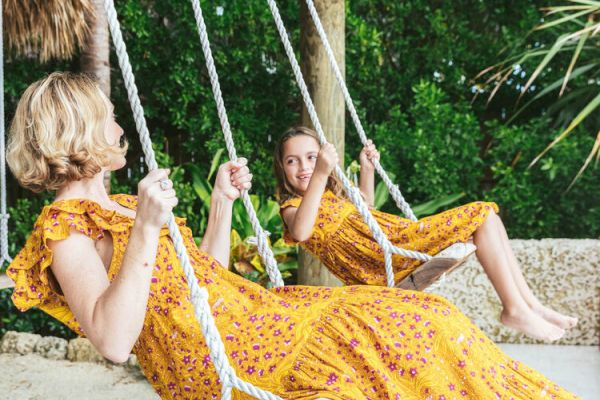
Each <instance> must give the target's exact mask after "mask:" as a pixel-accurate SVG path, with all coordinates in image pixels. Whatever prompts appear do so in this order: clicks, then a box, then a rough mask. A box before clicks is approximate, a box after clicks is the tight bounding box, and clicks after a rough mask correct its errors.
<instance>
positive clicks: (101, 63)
mask: <svg viewBox="0 0 600 400" xmlns="http://www.w3.org/2000/svg"><path fill="white" fill-rule="evenodd" d="M93 3H94V9H95V19H94V21H92V23H91V34H90V36H89V37H88V40H87V42H86V43H85V45H84V46H83V48H82V50H81V60H80V61H81V71H82V72H86V73H88V74H91V75H93V76H95V77H96V79H98V83H99V84H100V89H101V90H102V91H103V92H104V94H105V95H106V97H108V98H110V58H109V57H110V45H109V36H108V22H107V21H106V15H105V13H104V2H103V0H93ZM104 186H105V187H106V190H107V192H109V193H110V172H107V173H106V175H104Z"/></svg>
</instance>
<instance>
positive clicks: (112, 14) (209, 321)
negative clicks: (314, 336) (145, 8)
mask: <svg viewBox="0 0 600 400" xmlns="http://www.w3.org/2000/svg"><path fill="white" fill-rule="evenodd" d="M104 8H105V12H106V15H107V20H108V25H109V29H110V32H111V36H112V38H113V43H114V46H115V50H116V53H117V57H118V60H119V66H120V67H121V72H122V73H123V79H124V81H125V87H126V88H127V95H128V97H129V102H130V104H131V108H132V110H133V114H134V119H135V124H136V128H137V130H138V133H139V135H140V141H141V142H142V149H143V151H144V155H145V157H146V163H147V165H148V168H149V169H150V170H153V169H156V168H157V166H158V165H157V163H156V159H155V157H154V151H153V150H152V142H151V140H150V134H149V133H148V128H147V126H146V120H145V118H144V110H143V108H142V106H141V102H140V99H139V96H138V94H137V87H136V85H135V79H134V76H133V73H132V69H131V64H130V62H129V56H128V55H127V49H126V47H125V43H124V41H123V37H122V35H121V28H120V24H119V21H118V19H117V13H116V10H115V6H114V3H113V1H112V0H104ZM167 225H168V227H169V233H170V237H171V239H172V241H173V245H174V247H175V250H176V252H177V257H178V258H179V260H180V262H181V266H182V268H183V272H184V274H185V277H186V279H187V282H188V286H189V288H190V296H191V299H190V300H191V302H192V304H193V306H194V314H195V315H196V318H197V319H198V321H199V323H200V327H201V329H202V333H203V334H204V338H205V340H206V344H207V346H208V349H209V352H210V357H211V360H212V362H213V364H214V365H215V369H216V371H217V374H218V376H219V379H220V382H221V384H222V392H221V394H222V397H223V398H224V399H226V400H229V399H231V390H232V388H236V389H239V390H241V391H243V392H245V393H247V394H249V395H251V396H254V397H256V398H259V399H269V400H270V399H273V400H275V399H280V398H279V397H277V396H275V395H273V394H271V393H269V392H266V391H264V390H261V389H259V388H257V387H255V386H254V385H252V384H251V383H248V382H244V381H242V380H241V379H239V378H238V377H237V375H236V373H235V370H234V369H233V367H232V366H231V364H230V363H229V360H228V358H227V355H226V353H225V346H224V345H223V341H222V340H221V336H220V335H219V332H218V330H217V327H216V325H215V321H214V318H213V316H212V313H211V311H210V304H209V303H208V291H207V290H206V289H205V288H201V287H200V286H199V284H198V280H197V279H196V276H195V274H194V270H193V268H192V266H191V264H190V260H189V258H188V254H187V251H186V248H185V245H184V242H183V238H182V237H181V233H180V232H179V229H178V227H177V224H176V222H175V217H174V216H173V214H171V217H170V218H169V221H168V223H167Z"/></svg>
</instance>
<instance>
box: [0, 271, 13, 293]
mask: <svg viewBox="0 0 600 400" xmlns="http://www.w3.org/2000/svg"><path fill="white" fill-rule="evenodd" d="M12 287H15V283H14V282H13V281H12V279H10V278H9V277H8V276H6V275H5V274H2V275H0V290H1V289H8V288H12Z"/></svg>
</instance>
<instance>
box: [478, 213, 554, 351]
mask: <svg viewBox="0 0 600 400" xmlns="http://www.w3.org/2000/svg"><path fill="white" fill-rule="evenodd" d="M499 221H500V218H499V217H498V216H497V215H496V214H495V213H491V214H490V215H489V216H488V218H486V220H485V222H484V223H483V225H482V226H481V227H479V228H478V229H477V231H476V232H475V234H474V235H473V242H474V243H475V245H476V246H477V258H478V259H479V262H480V263H481V265H482V266H483V269H484V271H485V273H486V274H487V276H488V278H489V279H490V282H491V283H492V285H493V286H494V289H496V293H498V296H499V297H500V301H501V302H502V306H503V310H502V314H501V317H500V320H501V322H502V323H503V324H504V325H506V326H508V327H510V328H513V329H516V330H518V331H520V332H523V333H524V334H526V335H528V336H531V337H533V338H536V339H542V340H548V341H552V340H557V339H559V338H560V337H562V336H563V335H564V330H563V329H562V328H559V327H558V326H556V325H553V324H551V323H550V322H548V321H546V320H545V319H544V318H542V317H541V316H539V315H538V314H536V313H534V312H533V310H532V309H531V308H530V307H529V305H528V304H527V302H526V301H525V299H524V298H523V296H522V295H521V291H520V290H519V288H518V287H517V284H516V282H515V279H514V277H513V273H512V267H511V265H510V260H509V257H508V256H507V254H506V250H505V248H504V245H503V244H502V241H501V240H500V238H499V236H500V235H499V233H498V228H497V224H498V222H499Z"/></svg>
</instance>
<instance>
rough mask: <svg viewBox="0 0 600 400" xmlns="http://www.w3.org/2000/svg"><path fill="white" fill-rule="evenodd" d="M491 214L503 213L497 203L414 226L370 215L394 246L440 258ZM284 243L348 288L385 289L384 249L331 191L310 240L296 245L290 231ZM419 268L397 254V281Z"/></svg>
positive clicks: (296, 204)
mask: <svg viewBox="0 0 600 400" xmlns="http://www.w3.org/2000/svg"><path fill="white" fill-rule="evenodd" d="M300 203H302V198H301V197H295V198H292V199H290V200H287V201H286V202H284V203H283V204H281V209H282V210H283V209H285V208H287V207H296V208H298V207H299V206H300ZM490 212H495V213H497V212H498V206H497V205H496V204H495V203H488V202H480V201H478V202H473V203H469V204H465V205H463V206H460V207H456V208H453V209H451V210H448V211H444V212H442V213H439V214H435V215H432V216H429V217H426V218H423V219H420V220H419V221H416V222H413V221H411V220H409V219H406V218H402V217H399V216H396V215H392V214H387V213H384V212H381V211H377V210H371V213H372V214H373V217H374V218H375V220H376V221H377V222H378V223H379V226H380V227H381V229H382V230H383V233H385V234H386V235H387V237H388V238H389V240H390V242H391V243H392V244H393V245H395V246H398V247H402V248H404V249H407V250H414V251H419V252H422V253H427V254H429V255H435V254H437V253H439V252H440V251H442V250H443V249H445V248H446V247H448V246H450V245H452V244H454V243H458V242H466V241H467V240H469V238H470V237H471V236H472V235H473V232H475V230H476V229H477V228H478V227H479V226H481V224H483V221H485V219H486V218H487V216H488V215H489V213H490ZM284 239H285V241H286V242H287V243H288V244H299V245H300V246H302V247H303V248H305V249H306V250H308V251H309V252H311V253H312V254H314V255H315V256H316V257H317V258H319V259H320V260H321V262H323V264H324V265H325V266H326V267H327V268H328V269H329V270H330V271H331V272H332V273H333V274H334V275H335V276H337V277H338V278H339V279H340V280H341V281H342V282H344V283H345V284H347V285H357V284H367V285H380V286H385V285H386V282H387V279H386V274H385V263H384V260H383V250H382V248H381V246H379V244H377V242H376V241H375V239H374V238H373V234H372V233H371V230H370V229H369V227H368V226H367V224H366V223H365V222H364V220H363V217H362V216H361V215H360V213H359V212H358V210H357V209H356V207H355V206H354V204H352V202H350V201H349V200H346V199H344V198H341V197H339V196H336V195H335V194H334V193H333V192H331V191H330V190H327V191H325V193H324V194H323V197H322V199H321V204H320V205H319V211H318V214H317V219H316V221H315V224H314V225H313V229H312V232H311V235H310V237H309V238H308V239H307V240H305V241H303V242H297V241H296V240H294V238H293V237H292V236H291V234H290V232H289V230H288V229H287V228H286V229H285V233H284ZM420 264H421V261H419V260H415V259H412V258H406V257H403V256H401V255H399V254H394V255H393V256H392V265H393V268H394V281H395V282H400V281H401V280H402V279H404V278H405V277H406V276H408V275H409V274H410V273H411V272H413V271H414V270H415V268H416V267H418V266H419V265H420Z"/></svg>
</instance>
